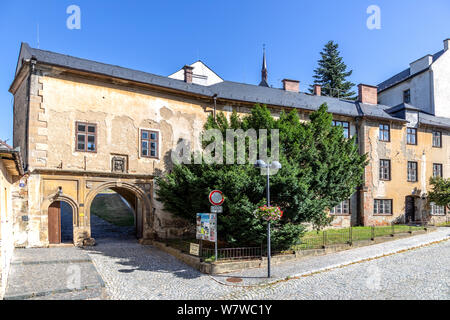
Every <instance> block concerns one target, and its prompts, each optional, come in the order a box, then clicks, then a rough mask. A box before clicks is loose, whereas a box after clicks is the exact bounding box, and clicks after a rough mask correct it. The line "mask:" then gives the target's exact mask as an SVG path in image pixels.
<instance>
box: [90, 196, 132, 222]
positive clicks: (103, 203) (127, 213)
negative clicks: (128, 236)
mask: <svg viewBox="0 0 450 320" xmlns="http://www.w3.org/2000/svg"><path fill="white" fill-rule="evenodd" d="M91 214H94V215H96V216H97V217H99V218H101V219H103V220H105V221H107V222H109V223H111V224H114V225H116V226H119V227H131V226H134V215H133V210H132V209H130V208H129V207H128V206H127V205H126V204H125V203H124V202H123V201H122V199H121V198H120V196H119V195H118V194H117V193H101V194H99V195H97V196H96V197H95V199H94V201H92V205H91Z"/></svg>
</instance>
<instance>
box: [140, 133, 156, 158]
mask: <svg viewBox="0 0 450 320" xmlns="http://www.w3.org/2000/svg"><path fill="white" fill-rule="evenodd" d="M141 156H142V157H146V158H159V132H158V131H153V130H144V129H142V130H141Z"/></svg>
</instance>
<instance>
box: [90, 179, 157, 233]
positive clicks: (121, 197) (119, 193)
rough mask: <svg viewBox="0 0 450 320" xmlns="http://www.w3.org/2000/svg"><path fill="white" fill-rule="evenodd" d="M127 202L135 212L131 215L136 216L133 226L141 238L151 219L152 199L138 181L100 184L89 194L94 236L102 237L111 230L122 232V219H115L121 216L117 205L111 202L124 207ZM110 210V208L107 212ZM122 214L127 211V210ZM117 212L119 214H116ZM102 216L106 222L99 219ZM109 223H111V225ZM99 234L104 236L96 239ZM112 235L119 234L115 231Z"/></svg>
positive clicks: (133, 218)
mask: <svg viewBox="0 0 450 320" xmlns="http://www.w3.org/2000/svg"><path fill="white" fill-rule="evenodd" d="M101 201H103V203H100V205H98V203H96V202H101ZM120 201H122V202H120ZM93 204H94V206H93ZM124 204H125V205H127V206H128V209H129V214H130V215H132V217H130V218H132V220H133V228H132V229H133V233H134V235H135V236H136V238H138V239H141V238H142V237H143V234H144V225H145V224H146V223H147V220H149V219H148V218H147V217H146V215H147V214H150V201H149V198H148V196H147V195H146V194H145V192H144V191H143V190H142V189H141V188H139V187H137V186H135V185H132V184H128V183H115V182H111V183H105V184H102V185H100V186H98V187H96V188H95V189H94V190H92V191H91V192H89V194H88V195H87V197H86V202H85V215H86V217H87V218H88V219H87V221H88V223H89V227H90V230H91V237H92V238H94V239H95V240H96V241H99V240H101V238H108V234H107V233H108V230H109V231H110V232H112V233H114V232H120V230H119V227H120V224H121V223H116V224H115V223H114V219H115V218H117V212H114V210H113V209H114V208H112V207H111V206H114V205H117V206H122V208H123V205H124ZM93 208H94V210H93ZM99 210H100V212H99ZM101 210H104V212H101ZM108 210H109V211H110V212H107V211H108ZM120 214H122V215H123V214H126V213H120ZM114 215H116V216H115V217H114ZM99 218H101V219H103V220H105V221H106V222H105V224H103V223H102V221H99V220H98V219H99ZM108 223H109V224H111V226H108V225H107V224H108ZM123 227H125V226H123ZM99 228H103V230H102V231H101V232H100V230H99ZM105 233H106V234H105ZM96 236H97V237H99V238H100V239H96ZM111 236H117V234H111Z"/></svg>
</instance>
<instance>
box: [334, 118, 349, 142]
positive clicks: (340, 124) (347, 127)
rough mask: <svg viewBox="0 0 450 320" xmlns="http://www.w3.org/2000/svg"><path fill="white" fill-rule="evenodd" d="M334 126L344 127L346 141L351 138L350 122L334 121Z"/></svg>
mask: <svg viewBox="0 0 450 320" xmlns="http://www.w3.org/2000/svg"><path fill="white" fill-rule="evenodd" d="M332 124H333V126H335V127H342V128H343V129H344V137H345V138H346V139H348V138H350V123H349V122H347V121H337V120H333V122H332Z"/></svg>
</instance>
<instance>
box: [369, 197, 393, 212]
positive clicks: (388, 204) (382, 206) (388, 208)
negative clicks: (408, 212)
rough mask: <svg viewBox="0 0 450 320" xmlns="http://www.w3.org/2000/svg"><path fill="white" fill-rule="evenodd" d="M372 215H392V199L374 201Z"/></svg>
mask: <svg viewBox="0 0 450 320" xmlns="http://www.w3.org/2000/svg"><path fill="white" fill-rule="evenodd" d="M373 213H374V214H379V215H392V199H374V204H373Z"/></svg>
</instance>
